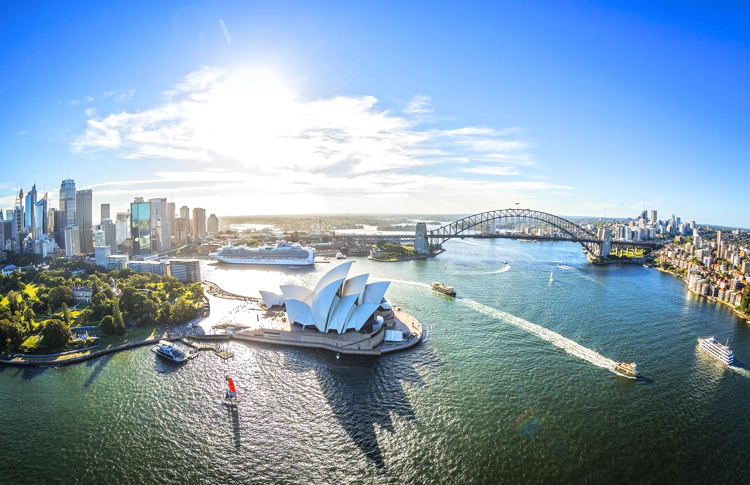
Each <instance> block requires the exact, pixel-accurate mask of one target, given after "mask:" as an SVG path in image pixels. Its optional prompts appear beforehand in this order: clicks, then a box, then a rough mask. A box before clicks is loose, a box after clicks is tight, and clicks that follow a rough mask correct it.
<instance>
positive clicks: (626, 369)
mask: <svg viewBox="0 0 750 485" xmlns="http://www.w3.org/2000/svg"><path fill="white" fill-rule="evenodd" d="M614 371H615V374H617V375H620V376H622V377H627V378H628V379H637V378H638V376H640V375H641V373H640V372H638V369H637V367H636V365H635V362H631V363H630V364H628V363H627V362H620V363H618V364H617V365H615V368H614Z"/></svg>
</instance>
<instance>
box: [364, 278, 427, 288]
mask: <svg viewBox="0 0 750 485" xmlns="http://www.w3.org/2000/svg"><path fill="white" fill-rule="evenodd" d="M372 280H373V281H390V282H391V283H399V284H402V285H412V286H421V287H423V288H429V287H430V285H428V284H427V283H420V282H418V281H406V280H391V279H388V280H383V279H380V278H372Z"/></svg>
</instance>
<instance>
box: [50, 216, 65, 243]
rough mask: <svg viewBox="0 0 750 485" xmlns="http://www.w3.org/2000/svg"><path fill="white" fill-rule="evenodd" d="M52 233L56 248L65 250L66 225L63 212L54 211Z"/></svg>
mask: <svg viewBox="0 0 750 485" xmlns="http://www.w3.org/2000/svg"><path fill="white" fill-rule="evenodd" d="M53 211H54V216H53V217H54V223H53V226H54V231H53V233H52V234H53V236H54V238H55V242H56V243H57V245H58V246H60V247H61V248H62V249H65V227H66V226H67V225H68V224H67V221H66V219H65V211H62V210H54V209H53Z"/></svg>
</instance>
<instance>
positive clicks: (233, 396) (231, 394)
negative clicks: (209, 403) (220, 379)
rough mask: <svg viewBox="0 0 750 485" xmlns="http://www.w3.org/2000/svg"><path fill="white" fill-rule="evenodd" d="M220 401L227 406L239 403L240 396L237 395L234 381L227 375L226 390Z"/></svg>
mask: <svg viewBox="0 0 750 485" xmlns="http://www.w3.org/2000/svg"><path fill="white" fill-rule="evenodd" d="M221 403H222V404H223V405H224V406H226V407H229V408H236V407H237V405H238V404H239V403H240V398H239V397H237V389H236V388H235V387H234V381H233V380H232V378H231V377H227V392H226V393H225V394H224V399H223V400H222V401H221Z"/></svg>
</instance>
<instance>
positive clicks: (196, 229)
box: [193, 207, 206, 239]
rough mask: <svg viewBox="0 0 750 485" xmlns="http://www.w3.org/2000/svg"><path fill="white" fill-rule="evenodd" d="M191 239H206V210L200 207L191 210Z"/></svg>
mask: <svg viewBox="0 0 750 485" xmlns="http://www.w3.org/2000/svg"><path fill="white" fill-rule="evenodd" d="M193 237H194V238H196V239H201V238H204V237H206V210H205V209H201V208H200V207H196V208H195V209H193Z"/></svg>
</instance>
